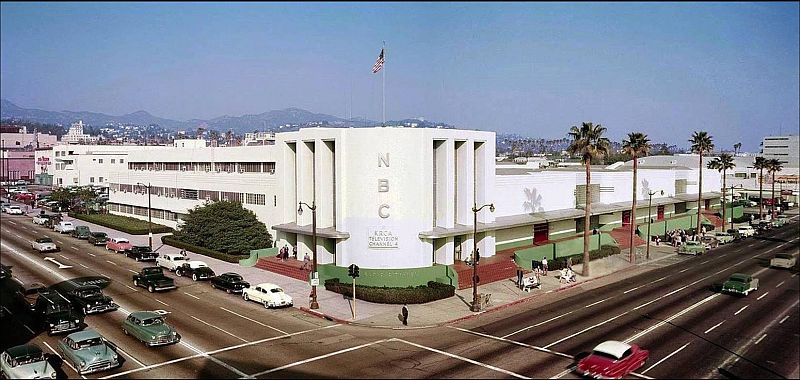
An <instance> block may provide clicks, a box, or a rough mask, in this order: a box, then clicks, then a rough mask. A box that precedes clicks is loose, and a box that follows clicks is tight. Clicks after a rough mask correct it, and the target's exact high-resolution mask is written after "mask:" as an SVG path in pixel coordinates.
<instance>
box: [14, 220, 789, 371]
mask: <svg viewBox="0 0 800 380" xmlns="http://www.w3.org/2000/svg"><path fill="white" fill-rule="evenodd" d="M1 224H2V226H1V228H2V230H1V231H0V232H1V233H2V244H0V260H2V263H3V264H5V265H12V266H13V270H14V276H15V277H16V278H17V279H18V280H19V281H22V282H26V283H27V282H32V281H38V282H42V283H45V284H47V285H51V284H54V283H57V282H60V281H63V280H65V279H69V278H75V277H82V276H98V275H100V276H105V277H108V278H110V279H111V280H112V282H111V284H110V285H109V287H108V288H106V289H105V290H104V292H105V293H106V294H107V295H110V296H112V297H113V298H114V301H115V302H117V303H118V304H119V305H120V306H121V308H120V310H118V311H115V312H110V313H104V314H96V315H91V316H88V317H87V318H86V323H87V325H88V327H89V328H93V329H95V330H97V331H98V332H100V334H102V335H103V336H105V337H106V338H108V339H109V340H111V341H112V342H114V343H116V344H117V345H118V346H119V347H120V348H121V350H122V351H123V352H122V356H123V358H124V359H126V360H125V362H124V363H123V365H122V366H121V367H119V368H116V369H113V370H110V371H104V372H100V373H97V374H93V375H89V377H106V376H108V377H126V378H128V377H129V378H230V377H259V378H272V377H282V378H294V377H304V378H317V377H344V378H352V377H370V378H374V377H384V378H399V377H402V378H428V377H434V378H439V377H446V378H478V377H481V378H486V377H488V378H498V377H502V378H507V377H521V378H525V377H535V378H542V377H548V378H550V377H576V375H575V373H574V372H571V368H572V366H573V365H574V363H575V359H574V357H575V356H580V355H581V354H582V353H585V352H587V351H589V350H591V348H592V347H594V346H595V345H596V344H598V343H600V342H602V341H604V340H609V339H615V340H630V341H631V342H633V343H636V344H639V345H640V346H642V347H644V348H646V349H648V350H650V359H649V360H648V362H647V363H646V365H645V366H644V367H643V368H642V369H640V371H639V374H640V375H642V376H650V377H656V378H658V377H668V378H698V377H723V375H728V374H732V375H735V376H737V377H759V378H780V377H795V378H796V377H797V376H798V359H797V358H798V355H800V339H798V330H800V328H798V326H799V325H800V320H799V319H800V312H799V309H798V289H799V288H800V279H799V278H798V276H797V270H796V269H797V268H795V269H794V270H777V269H769V268H767V267H766V260H767V259H768V258H770V257H772V255H774V254H775V253H778V252H788V253H791V254H794V255H797V253H798V235H800V234H799V233H798V224H797V223H793V224H791V225H788V226H785V227H783V228H781V229H779V230H774V231H770V232H769V233H767V234H766V235H765V236H763V237H759V238H750V239H747V240H744V241H741V242H737V243H734V244H732V245H728V246H723V247H720V248H718V249H715V250H712V251H711V253H709V254H708V255H706V256H701V257H685V256H681V257H678V258H672V259H670V260H669V261H665V262H673V263H674V264H673V265H670V266H660V267H658V268H656V269H654V270H653V271H650V272H646V273H643V274H640V275H637V276H634V277H631V278H628V279H626V280H623V281H619V282H611V281H610V280H609V281H605V282H604V281H596V282H595V283H593V284H586V285H582V286H578V287H574V288H572V289H570V290H567V291H563V292H559V293H552V294H547V295H543V296H541V297H537V298H536V299H534V300H532V301H530V302H525V303H521V304H518V305H515V306H511V307H508V308H506V309H503V310H499V311H495V312H493V313H488V314H483V315H480V316H479V317H477V318H473V319H469V320H466V321H463V322H461V323H458V324H455V325H451V326H446V327H441V328H435V329H421V330H405V331H398V330H385V329H374V328H365V327H357V326H344V325H338V324H335V323H333V322H329V321H326V320H323V319H319V318H316V317H312V316H309V315H308V314H305V313H303V312H301V311H299V310H297V309H294V308H288V309H277V310H266V309H264V308H263V307H262V306H260V305H257V304H255V303H248V302H245V301H243V300H242V299H241V297H238V296H235V295H228V294H226V293H225V292H223V291H219V290H214V289H212V288H211V287H210V285H209V284H208V283H205V282H200V283H195V282H193V281H191V280H190V279H187V278H176V282H177V285H178V286H179V288H178V289H176V290H173V291H168V292H163V293H155V294H151V293H148V292H147V291H146V290H144V289H142V288H133V287H132V286H133V284H132V281H131V276H132V275H133V272H136V271H138V269H139V268H141V267H143V266H148V265H150V264H145V263H137V262H135V261H133V260H131V259H128V258H126V257H125V256H124V255H120V254H115V253H113V252H108V251H106V250H105V249H103V248H101V247H93V246H91V245H89V244H88V243H86V242H85V241H80V240H77V239H73V238H71V237H69V236H67V235H59V234H58V233H54V232H52V231H50V230H48V229H46V228H44V227H40V226H35V225H33V224H32V223H31V219H30V217H27V216H26V217H16V216H9V215H6V214H3V215H2V223H1ZM43 235H47V236H50V237H53V238H54V240H56V241H57V243H58V244H59V246H61V247H62V251H61V252H59V253H57V254H48V255H42V254H39V253H36V252H34V251H32V250H31V249H30V241H31V240H32V239H34V238H35V237H40V236H43ZM44 257H52V258H53V259H55V260H57V261H59V262H60V263H62V264H64V265H67V266H70V268H62V269H59V267H58V266H57V265H56V264H55V263H53V262H51V261H45V260H43V259H44ZM662 264H663V263H662ZM653 265H657V264H653ZM733 272H743V273H750V274H756V276H757V277H759V278H760V280H761V285H760V288H759V290H758V291H756V292H754V293H752V294H750V295H749V296H748V297H736V296H730V295H725V294H718V293H715V292H713V291H711V290H710V289H711V285H712V284H713V283H715V282H721V281H723V280H724V279H725V278H727V276H728V275H730V274H731V273H733ZM13 286H14V284H13V283H12V282H9V281H5V282H4V283H3V284H2V286H0V294H1V295H2V305H3V307H4V308H6V309H5V310H4V311H6V313H5V314H6V315H4V317H3V320H2V323H1V325H2V342H1V343H0V349H5V348H7V347H9V346H12V345H17V344H21V343H24V342H28V341H32V342H35V343H37V344H39V345H40V346H41V347H42V348H43V349H45V350H46V351H48V350H49V349H48V346H49V347H53V348H55V345H56V342H57V340H58V339H59V336H54V337H50V336H47V334H46V333H42V332H41V328H37V326H35V324H34V323H33V321H32V320H31V318H30V316H28V315H27V313H26V312H25V311H24V310H20V308H19V307H18V306H16V305H15V304H13V302H11V299H10V297H9V292H10V289H12V288H13ZM138 310H165V311H168V312H169V314H168V316H167V322H168V323H170V324H172V325H174V326H175V327H176V328H177V330H178V331H179V332H180V334H181V335H182V336H183V340H182V342H181V343H180V344H176V345H170V346H165V347H156V348H147V347H145V346H144V345H143V344H142V343H140V342H138V341H136V340H135V339H134V338H132V337H129V336H125V335H124V334H123V333H122V330H121V327H120V326H121V323H122V320H123V319H124V318H125V317H127V315H128V313H130V312H132V311H138ZM412 317H413V316H412ZM45 343H46V344H45ZM720 368H721V370H720ZM62 369H63V370H64V373H63V375H64V376H67V377H70V378H76V377H79V376H77V374H76V373H75V372H74V371H73V370H72V369H71V368H69V366H68V365H66V364H65V365H63V366H62Z"/></svg>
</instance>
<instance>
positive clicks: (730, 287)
mask: <svg viewBox="0 0 800 380" xmlns="http://www.w3.org/2000/svg"><path fill="white" fill-rule="evenodd" d="M756 290H758V279H757V278H754V277H753V276H750V275H749V274H744V273H734V274H732V275H731V277H730V278H728V281H725V282H724V283H722V291H723V292H724V293H735V294H742V295H745V296H746V295H748V294H750V292H753V291H756Z"/></svg>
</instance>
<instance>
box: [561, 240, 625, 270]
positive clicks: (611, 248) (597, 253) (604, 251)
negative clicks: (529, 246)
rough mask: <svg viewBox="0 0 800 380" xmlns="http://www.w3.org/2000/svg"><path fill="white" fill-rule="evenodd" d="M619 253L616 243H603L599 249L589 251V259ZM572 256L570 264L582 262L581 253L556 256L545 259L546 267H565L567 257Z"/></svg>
mask: <svg viewBox="0 0 800 380" xmlns="http://www.w3.org/2000/svg"><path fill="white" fill-rule="evenodd" d="M619 253H620V249H619V247H617V246H616V245H603V246H601V247H600V249H595V250H592V251H589V260H596V259H601V258H603V257H608V256H611V255H616V254H619ZM568 258H572V265H578V264H580V263H582V262H583V253H579V254H577V255H572V256H564V257H558V258H556V259H555V260H553V261H550V260H547V269H549V270H559V269H564V268H566V267H567V259H568Z"/></svg>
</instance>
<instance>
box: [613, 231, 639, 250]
mask: <svg viewBox="0 0 800 380" xmlns="http://www.w3.org/2000/svg"><path fill="white" fill-rule="evenodd" d="M645 228H646V227H645ZM641 230H642V226H639V231H641ZM608 234H609V235H611V237H612V238H614V240H616V241H617V244H618V245H619V249H620V250H621V251H625V250H626V249H628V248H630V247H631V226H624V227H619V228H615V229H613V230H611V231H609V232H608ZM645 243H646V242H645V241H644V240H643V239H642V238H640V237H639V235H636V234H633V245H634V246H635V247H638V246H640V245H642V244H645Z"/></svg>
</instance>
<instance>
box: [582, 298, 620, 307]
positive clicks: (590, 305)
mask: <svg viewBox="0 0 800 380" xmlns="http://www.w3.org/2000/svg"><path fill="white" fill-rule="evenodd" d="M611 298H614V297H608V298H606V299H602V300H600V301H597V302H595V303H591V304H588V305H586V306H584V308H590V307H592V306H594V305H597V304H599V303H601V302H605V301H608V300H609V299H611Z"/></svg>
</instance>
